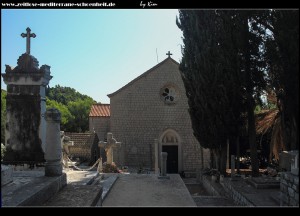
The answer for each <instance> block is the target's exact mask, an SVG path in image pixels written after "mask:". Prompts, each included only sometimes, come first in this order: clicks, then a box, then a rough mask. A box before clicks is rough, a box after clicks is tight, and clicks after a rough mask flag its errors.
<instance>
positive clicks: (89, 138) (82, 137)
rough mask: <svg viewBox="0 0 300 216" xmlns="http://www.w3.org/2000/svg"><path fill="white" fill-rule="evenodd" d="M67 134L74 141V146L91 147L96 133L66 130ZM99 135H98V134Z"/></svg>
mask: <svg viewBox="0 0 300 216" xmlns="http://www.w3.org/2000/svg"><path fill="white" fill-rule="evenodd" d="M65 135H66V136H68V137H70V141H74V147H91V146H92V145H93V143H94V139H95V136H97V134H96V133H92V132H88V133H71V132H65ZM97 137H98V136H97Z"/></svg>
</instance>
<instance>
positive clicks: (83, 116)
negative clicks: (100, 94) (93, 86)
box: [67, 98, 94, 132]
mask: <svg viewBox="0 0 300 216" xmlns="http://www.w3.org/2000/svg"><path fill="white" fill-rule="evenodd" d="M93 103H94V101H93V100H92V99H90V98H86V99H83V100H77V101H74V102H73V101H71V102H69V103H68V105H67V107H68V109H69V110H70V113H71V114H72V116H74V117H75V118H73V119H72V120H71V121H70V122H69V123H68V126H69V129H70V131H74V132H86V131H88V129H89V113H90V110H91V106H92V104H93Z"/></svg>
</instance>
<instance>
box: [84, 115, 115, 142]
mask: <svg viewBox="0 0 300 216" xmlns="http://www.w3.org/2000/svg"><path fill="white" fill-rule="evenodd" d="M109 120H110V117H89V129H90V131H93V130H95V132H96V133H97V135H98V138H99V140H100V141H104V140H106V135H107V132H110V131H109V122H110V121H109Z"/></svg>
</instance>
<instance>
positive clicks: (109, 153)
mask: <svg viewBox="0 0 300 216" xmlns="http://www.w3.org/2000/svg"><path fill="white" fill-rule="evenodd" d="M98 146H99V147H101V148H104V149H105V152H106V158H107V161H106V163H107V164H112V162H113V148H116V147H120V146H121V142H117V141H116V139H115V138H113V134H112V133H107V142H104V141H100V142H99V145H98Z"/></svg>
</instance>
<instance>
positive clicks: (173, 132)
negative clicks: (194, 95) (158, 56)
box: [89, 55, 210, 173]
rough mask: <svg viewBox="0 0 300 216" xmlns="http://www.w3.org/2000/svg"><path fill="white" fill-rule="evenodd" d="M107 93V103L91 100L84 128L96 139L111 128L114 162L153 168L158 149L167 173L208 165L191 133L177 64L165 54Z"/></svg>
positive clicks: (204, 151) (205, 152) (207, 153)
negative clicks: (163, 156) (117, 143)
mask: <svg viewBox="0 0 300 216" xmlns="http://www.w3.org/2000/svg"><path fill="white" fill-rule="evenodd" d="M108 97H109V98H110V104H101V103H98V104H94V105H92V108H91V111H90V114H89V129H90V131H95V132H96V133H97V135H98V137H99V140H100V141H101V140H103V141H105V140H106V134H107V132H112V133H113V136H114V138H115V139H116V140H117V141H119V142H121V146H120V147H119V148H115V149H114V150H113V159H114V162H115V163H116V164H117V165H118V166H132V167H142V168H149V169H151V170H153V169H154V167H155V155H158V156H159V157H160V153H161V152H167V153H168V157H167V172H168V173H182V172H185V173H188V172H195V171H196V169H204V168H207V167H209V166H210V151H209V150H208V149H204V148H202V147H201V146H200V144H199V142H198V141H197V140H196V138H195V137H194V135H193V130H192V125H191V119H190V115H189V112H188V109H189V107H188V100H187V97H186V92H185V88H184V84H183V81H182V78H181V74H180V70H179V63H178V62H176V61H175V60H174V59H172V58H171V57H170V55H169V56H168V57H167V58H166V59H165V60H163V61H162V62H160V63H159V64H157V65H155V66H154V67H152V68H151V69H149V70H148V71H146V72H144V73H142V74H141V75H140V76H138V77H136V78H135V79H134V80H132V81H131V82H129V83H128V84H126V85H125V86H123V87H121V88H120V89H118V90H116V91H115V92H113V93H111V94H108ZM203 124H205V122H203ZM156 146H157V147H156ZM155 151H157V152H155Z"/></svg>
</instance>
